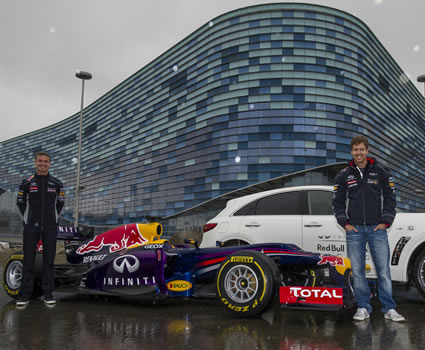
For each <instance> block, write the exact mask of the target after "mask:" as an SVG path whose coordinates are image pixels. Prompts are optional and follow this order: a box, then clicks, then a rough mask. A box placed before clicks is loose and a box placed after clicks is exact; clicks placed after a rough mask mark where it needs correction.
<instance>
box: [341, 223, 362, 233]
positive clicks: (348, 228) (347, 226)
mask: <svg viewBox="0 0 425 350" xmlns="http://www.w3.org/2000/svg"><path fill="white" fill-rule="evenodd" d="M344 228H345V231H354V232H359V231H358V230H357V229H356V228H355V227H354V226H353V225H350V224H347V225H345V227H344Z"/></svg>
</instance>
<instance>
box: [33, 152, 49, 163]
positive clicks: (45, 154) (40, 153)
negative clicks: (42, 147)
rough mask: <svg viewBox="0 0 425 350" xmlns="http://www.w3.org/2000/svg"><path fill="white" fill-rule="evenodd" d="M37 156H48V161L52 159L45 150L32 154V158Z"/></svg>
mask: <svg viewBox="0 0 425 350" xmlns="http://www.w3.org/2000/svg"><path fill="white" fill-rule="evenodd" d="M38 156H46V157H48V158H49V161H51V160H52V158H51V157H50V154H49V153H47V152H42V151H40V152H37V153H36V154H35V155H34V160H37V157H38Z"/></svg>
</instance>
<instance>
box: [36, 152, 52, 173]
mask: <svg viewBox="0 0 425 350" xmlns="http://www.w3.org/2000/svg"><path fill="white" fill-rule="evenodd" d="M49 168H50V159H49V157H47V156H37V158H36V159H35V170H36V171H37V174H38V175H47V173H48V172H49Z"/></svg>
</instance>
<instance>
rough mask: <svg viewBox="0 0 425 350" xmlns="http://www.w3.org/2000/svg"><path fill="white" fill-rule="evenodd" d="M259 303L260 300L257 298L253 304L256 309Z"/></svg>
mask: <svg viewBox="0 0 425 350" xmlns="http://www.w3.org/2000/svg"><path fill="white" fill-rule="evenodd" d="M257 305H258V300H257V299H255V301H254V304H252V308H253V309H254V308H255V307H256V306H257Z"/></svg>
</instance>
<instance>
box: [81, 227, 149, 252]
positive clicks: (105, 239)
mask: <svg viewBox="0 0 425 350" xmlns="http://www.w3.org/2000/svg"><path fill="white" fill-rule="evenodd" d="M146 242H148V240H147V239H146V238H145V237H143V235H142V232H141V227H140V224H128V225H124V226H120V227H117V228H115V229H113V230H110V231H107V232H104V233H102V234H100V235H97V236H95V237H94V238H93V239H92V240H90V241H88V242H87V243H84V244H82V245H81V246H80V247H79V248H78V249H77V254H80V255H82V254H86V253H90V252H98V251H100V250H101V249H102V248H104V247H109V252H110V253H114V252H117V251H120V250H122V249H125V248H131V247H132V246H135V245H141V244H144V243H146Z"/></svg>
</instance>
